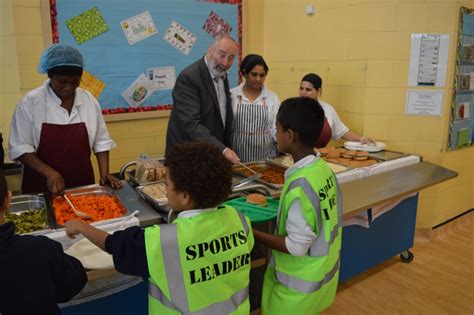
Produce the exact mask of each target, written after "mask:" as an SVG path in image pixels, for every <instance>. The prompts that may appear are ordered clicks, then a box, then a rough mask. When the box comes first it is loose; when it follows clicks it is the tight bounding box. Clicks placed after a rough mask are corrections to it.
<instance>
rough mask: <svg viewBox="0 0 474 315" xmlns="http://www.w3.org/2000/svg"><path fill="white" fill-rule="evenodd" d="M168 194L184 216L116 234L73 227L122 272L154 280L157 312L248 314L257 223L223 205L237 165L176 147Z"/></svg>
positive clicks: (211, 149)
mask: <svg viewBox="0 0 474 315" xmlns="http://www.w3.org/2000/svg"><path fill="white" fill-rule="evenodd" d="M165 167H166V184H167V187H166V193H167V198H168V202H169V204H170V206H171V208H172V209H173V211H176V212H178V213H179V214H178V218H177V219H176V220H174V221H173V222H172V223H171V224H163V225H154V226H152V227H148V228H146V229H144V230H142V229H141V228H139V227H131V228H128V229H126V230H124V231H119V232H115V233H114V234H113V235H109V234H107V233H106V232H104V231H101V230H98V229H96V228H94V227H92V226H90V225H88V224H87V223H84V222H81V221H74V220H73V221H69V222H66V224H65V225H66V232H67V233H68V235H70V236H71V237H74V235H77V234H79V233H82V234H83V235H84V236H85V237H87V238H88V239H89V240H91V241H92V242H93V243H95V244H96V245H97V246H99V247H101V248H102V249H105V250H106V251H107V252H109V253H110V254H112V255H113V258H114V265H115V268H116V269H117V270H118V271H120V272H122V273H125V274H131V275H139V276H146V277H148V278H149V291H148V297H149V313H150V314H190V313H194V312H197V313H199V314H248V313H249V311H250V303H249V298H248V286H249V273H250V251H251V249H252V247H253V244H254V240H253V234H252V229H251V228H250V221H249V220H248V219H247V218H246V217H245V216H244V215H243V214H241V213H239V212H237V211H236V210H235V209H233V208H231V207H228V206H223V207H219V206H218V205H219V204H220V203H222V202H223V201H224V200H225V199H226V198H227V197H228V195H229V193H230V192H231V184H232V172H231V164H230V162H229V161H227V160H226V159H225V157H224V156H223V154H222V153H221V151H220V150H219V149H218V148H217V147H215V146H212V145H210V144H206V143H188V144H176V145H175V146H174V147H173V148H172V149H171V150H170V151H169V152H168V153H167V155H166V160H165Z"/></svg>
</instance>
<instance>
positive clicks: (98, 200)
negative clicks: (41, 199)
mask: <svg viewBox="0 0 474 315" xmlns="http://www.w3.org/2000/svg"><path fill="white" fill-rule="evenodd" d="M65 193H66V194H67V196H68V197H69V199H70V200H71V202H72V203H73V204H74V206H75V207H76V209H77V210H79V211H81V212H84V213H86V214H88V215H90V216H91V218H90V219H82V218H79V217H78V216H76V215H75V214H74V211H73V210H72V209H71V207H70V206H69V205H68V204H67V202H66V200H65V199H64V198H62V197H55V196H53V195H49V196H48V198H46V199H47V200H48V201H49V204H48V206H49V207H48V208H49V209H50V211H51V212H52V216H51V217H52V218H53V220H54V222H51V223H52V225H54V226H55V227H56V228H61V227H62V226H63V225H64V223H65V222H66V221H68V220H71V219H78V220H81V221H85V222H89V223H91V222H96V221H104V220H109V219H115V218H118V217H122V216H125V215H127V214H128V210H127V208H126V207H125V206H124V205H123V203H122V202H121V201H120V198H119V197H118V196H117V195H116V194H115V193H114V192H113V190H112V189H110V188H108V187H104V186H100V185H90V186H83V187H77V188H71V189H67V190H66V191H65Z"/></svg>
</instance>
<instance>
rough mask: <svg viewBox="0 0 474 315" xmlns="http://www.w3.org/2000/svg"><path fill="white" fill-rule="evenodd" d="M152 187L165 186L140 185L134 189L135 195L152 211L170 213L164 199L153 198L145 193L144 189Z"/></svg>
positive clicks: (166, 201) (159, 183) (161, 183)
mask: <svg viewBox="0 0 474 315" xmlns="http://www.w3.org/2000/svg"><path fill="white" fill-rule="evenodd" d="M153 185H163V186H164V185H165V183H164V182H156V183H150V184H147V185H140V186H138V187H137V188H135V189H136V191H137V193H138V194H139V195H140V196H141V197H142V198H143V199H145V200H146V201H147V202H148V203H149V204H150V205H151V206H152V207H153V208H154V209H156V210H161V211H164V212H169V211H170V206H169V204H168V199H167V198H166V197H165V198H155V197H153V196H152V195H150V194H148V193H146V190H147V189H146V187H151V186H153Z"/></svg>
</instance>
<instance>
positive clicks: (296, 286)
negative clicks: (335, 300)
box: [275, 259, 339, 294]
mask: <svg viewBox="0 0 474 315" xmlns="http://www.w3.org/2000/svg"><path fill="white" fill-rule="evenodd" d="M338 270H339V259H338V260H337V261H336V263H335V264H334V266H333V267H332V269H331V270H330V271H329V272H328V273H326V275H325V276H324V278H323V279H322V280H320V281H305V280H301V279H298V278H295V277H292V276H289V275H287V274H285V273H282V272H280V271H277V270H275V275H276V278H277V280H278V282H280V283H281V284H283V285H284V286H286V287H287V288H290V289H293V290H296V291H299V292H302V293H307V294H309V293H312V292H315V291H318V290H319V289H321V287H322V286H323V285H324V284H326V283H328V282H329V281H331V279H332V278H333V277H334V275H335V274H336V273H337V271H338Z"/></svg>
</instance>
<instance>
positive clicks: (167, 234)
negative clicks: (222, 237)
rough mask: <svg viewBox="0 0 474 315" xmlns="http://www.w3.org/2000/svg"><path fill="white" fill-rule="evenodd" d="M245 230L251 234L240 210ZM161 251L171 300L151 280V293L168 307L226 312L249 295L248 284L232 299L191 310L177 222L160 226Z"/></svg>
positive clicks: (235, 307)
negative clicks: (180, 254) (180, 252)
mask: <svg viewBox="0 0 474 315" xmlns="http://www.w3.org/2000/svg"><path fill="white" fill-rule="evenodd" d="M237 213H238V214H239V217H240V220H241V221H242V225H243V226H244V230H245V232H246V233H247V235H248V234H249V230H250V228H249V226H248V224H247V220H246V219H245V216H244V215H243V214H242V213H240V212H238V211H237ZM160 238H161V251H162V255H163V261H164V268H165V273H166V280H167V282H168V289H169V292H170V298H171V300H169V299H168V298H167V297H166V295H165V294H163V292H162V291H161V290H160V288H159V287H158V286H156V285H155V284H154V283H152V282H151V281H150V284H149V289H148V291H149V294H150V295H151V296H152V297H153V298H155V299H157V300H158V301H159V302H161V303H162V304H163V305H165V306H166V307H168V308H171V309H173V310H176V311H179V312H181V313H183V314H202V315H205V314H226V313H230V312H233V311H235V310H236V309H237V308H238V307H239V305H240V304H242V303H243V302H244V301H245V299H246V298H247V296H248V286H247V287H245V288H243V289H242V290H240V291H238V292H236V293H234V295H232V296H231V297H230V299H228V300H226V301H222V302H218V303H214V304H212V305H209V306H208V307H206V308H204V309H202V310H200V311H197V312H190V311H189V303H188V299H187V295H186V288H185V283H184V278H183V269H182V266H181V259H180V256H179V244H178V227H177V225H176V224H167V225H161V226H160Z"/></svg>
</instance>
